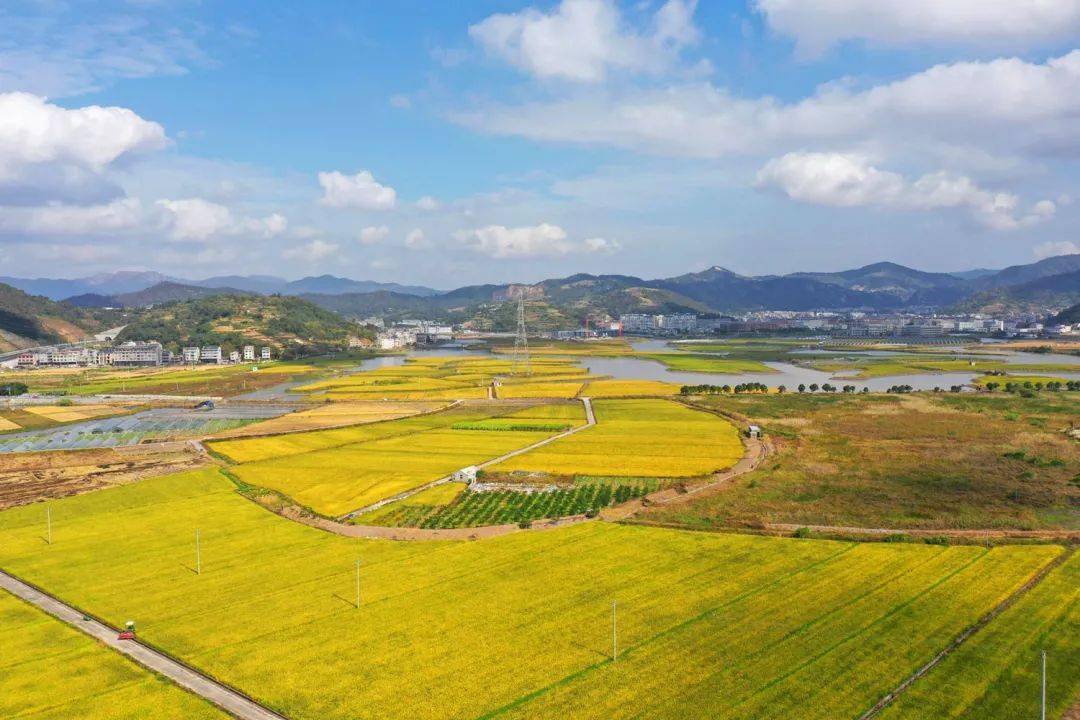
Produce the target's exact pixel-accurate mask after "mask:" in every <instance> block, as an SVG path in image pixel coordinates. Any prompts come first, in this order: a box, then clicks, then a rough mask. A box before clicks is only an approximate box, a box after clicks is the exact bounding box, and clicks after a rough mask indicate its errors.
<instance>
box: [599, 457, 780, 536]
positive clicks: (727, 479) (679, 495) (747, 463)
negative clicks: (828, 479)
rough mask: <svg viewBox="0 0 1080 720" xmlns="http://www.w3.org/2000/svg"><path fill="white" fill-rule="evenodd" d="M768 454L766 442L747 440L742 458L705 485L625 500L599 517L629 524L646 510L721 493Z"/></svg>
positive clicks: (601, 513)
mask: <svg viewBox="0 0 1080 720" xmlns="http://www.w3.org/2000/svg"><path fill="white" fill-rule="evenodd" d="M771 451H772V450H771V446H770V445H769V443H768V441H766V440H761V439H758V438H747V439H746V452H745V453H743V456H742V458H741V459H740V460H739V461H738V462H737V463H735V464H734V465H732V466H731V467H730V468H728V469H727V470H723V471H721V472H718V473H716V474H715V475H713V476H712V477H711V478H710V479H709V480H708V481H707V482H704V483H701V484H699V485H695V486H693V487H690V488H687V489H686V490H684V491H680V490H676V489H674V488H665V489H663V490H657V491H656V492H654V493H649V494H648V495H645V496H644V497H641V498H637V499H635V500H627V501H626V502H624V503H622V504H621V505H614V506H612V507H609V508H606V509H605V510H601V511H600V517H601V518H603V519H604V520H608V521H611V522H619V521H623V520H631V519H632V518H633V516H634V515H636V514H637V513H638V512H640V511H641V510H642V509H644V508H646V507H649V506H652V505H670V504H672V503H677V502H684V501H686V500H689V499H690V498H693V497H697V496H698V495H701V494H703V493H709V492H713V491H717V490H721V489H723V488H724V487H725V486H727V485H728V484H730V483H731V481H732V480H734V479H735V478H737V477H739V476H740V475H745V474H746V473H748V472H751V471H752V470H754V469H756V468H757V467H758V466H759V465H761V463H762V462H763V461H764V460H765V458H767V457H769V453H770V452H771ZM631 522H633V520H631Z"/></svg>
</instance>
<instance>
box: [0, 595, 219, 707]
mask: <svg viewBox="0 0 1080 720" xmlns="http://www.w3.org/2000/svg"><path fill="white" fill-rule="evenodd" d="M0 648H2V649H3V650H2V652H0V717H4V718H34V720H67V719H69V718H79V719H80V720H137V719H141V718H155V720H157V719H158V718H161V719H162V720H171V719H175V720H200V719H205V720H225V718H227V717H228V715H226V714H225V713H224V712H221V711H219V710H217V709H216V708H215V707H213V706H212V705H210V704H209V703H207V702H205V701H203V700H202V699H200V698H198V697H196V696H194V695H190V694H188V693H187V692H185V691H184V690H181V689H180V688H178V687H176V686H175V685H172V684H171V683H169V682H168V681H166V680H164V679H161V678H158V677H156V676H154V675H153V674H151V673H150V672H148V671H146V670H144V669H143V668H141V667H139V666H138V665H136V664H135V663H133V662H131V661H129V660H127V659H126V658H124V657H123V656H121V655H120V654H119V653H116V652H114V651H112V650H109V649H108V648H105V647H102V646H101V645H98V644H97V643H96V642H95V641H94V640H93V639H91V638H90V637H88V636H86V635H83V634H82V633H80V632H79V631H78V630H75V629H73V628H70V627H68V626H67V625H65V624H64V623H62V622H60V621H59V620H57V619H55V618H53V617H52V616H50V615H47V614H46V613H44V612H42V611H40V610H38V609H37V608H35V607H33V606H31V605H29V604H27V603H24V602H23V601H22V600H20V599H18V598H16V597H15V596H14V595H9V594H8V593H7V592H5V591H3V590H0Z"/></svg>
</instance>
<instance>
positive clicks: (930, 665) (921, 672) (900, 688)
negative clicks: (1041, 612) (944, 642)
mask: <svg viewBox="0 0 1080 720" xmlns="http://www.w3.org/2000/svg"><path fill="white" fill-rule="evenodd" d="M1075 551H1076V548H1075V547H1068V548H1065V549H1063V550H1062V551H1061V553H1059V554H1058V556H1057V557H1055V558H1054V559H1053V560H1051V561H1050V562H1048V563H1047V564H1046V565H1044V566H1043V567H1042V568H1040V569H1039V571H1038V572H1037V573H1035V575H1033V576H1032V577H1031V579H1030V580H1028V581H1027V582H1026V583H1024V584H1023V585H1021V586H1020V587H1019V588H1017V589H1016V591H1015V592H1013V593H1012V594H1011V595H1009V597H1007V598H1005V599H1004V600H1002V601H1001V602H1000V603H998V604H997V606H996V607H994V608H993V609H992V610H991V611H990V612H988V613H986V614H985V615H983V616H982V617H981V618H979V619H978V620H977V621H976V622H975V624H973V625H972V626H971V627H969V628H968V629H966V630H964V631H963V632H962V633H960V634H959V635H957V636H956V637H955V638H953V641H952V642H951V643H949V644H948V646H947V647H946V648H945V649H944V650H942V651H941V652H939V653H938V654H937V655H935V656H934V657H933V658H931V659H930V661H929V662H927V663H926V664H925V665H923V666H922V667H920V668H919V669H918V670H916V671H915V672H913V673H912V674H911V675H909V676H908V677H907V678H906V679H905V680H904V681H903V682H902V683H900V684H899V685H897V686H896V688H894V689H893V690H892V691H890V692H889V693H887V694H886V695H885V696H884V697H882V698H881V699H880V700H878V701H877V702H876V703H875V704H874V706H873V707H871V708H870V709H869V710H867V711H866V712H864V713H863V714H862V715H860V716H859V718H858V720H870V719H871V718H874V717H877V715H878V714H879V713H881V711H882V710H884V709H885V708H886V707H888V706H889V705H891V704H892V703H893V702H895V701H896V699H897V698H898V697H900V696H901V695H903V694H904V693H905V692H906V691H907V690H908V688H910V687H911V686H912V685H914V684H915V683H916V682H918V681H919V679H921V678H922V677H924V676H925V675H926V674H927V673H929V672H930V671H931V670H933V669H934V667H936V666H937V665H938V664H940V663H941V661H942V660H944V659H945V658H947V657H949V655H951V654H952V653H953V652H954V651H955V650H956V649H957V648H958V647H960V646H961V645H963V644H964V642H965V641H967V640H968V638H970V637H971V636H972V635H974V634H975V633H977V632H979V631H980V630H982V629H983V628H984V627H986V626H987V625H989V624H990V623H991V622H992V621H993V620H994V619H995V618H996V617H997V616H998V615H1000V614H1001V613H1003V612H1005V611H1006V610H1008V609H1009V608H1010V607H1012V606H1013V605H1014V604H1016V602H1017V601H1018V600H1019V599H1020V598H1022V597H1023V596H1024V595H1026V594H1028V593H1029V592H1031V591H1032V590H1033V589H1034V588H1035V587H1036V586H1037V585H1038V584H1039V583H1041V582H1042V581H1043V580H1045V579H1046V576H1047V575H1049V574H1050V573H1051V572H1052V571H1053V570H1055V569H1056V568H1058V567H1061V565H1062V564H1064V562H1065V561H1066V560H1068V559H1069V557H1070V556H1071V555H1072V554H1073V552H1075Z"/></svg>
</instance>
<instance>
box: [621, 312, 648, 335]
mask: <svg viewBox="0 0 1080 720" xmlns="http://www.w3.org/2000/svg"><path fill="white" fill-rule="evenodd" d="M655 321H656V316H655V315H643V314H641V313H628V314H626V315H620V316H619V322H620V323H621V324H622V329H623V332H624V333H648V332H652V331H653V330H655V329H656V322H655Z"/></svg>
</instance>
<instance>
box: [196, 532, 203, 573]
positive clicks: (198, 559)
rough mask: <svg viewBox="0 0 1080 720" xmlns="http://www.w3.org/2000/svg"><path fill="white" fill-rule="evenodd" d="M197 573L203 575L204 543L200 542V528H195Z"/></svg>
mask: <svg viewBox="0 0 1080 720" xmlns="http://www.w3.org/2000/svg"><path fill="white" fill-rule="evenodd" d="M195 574H196V575H202V545H201V543H200V542H199V528H195Z"/></svg>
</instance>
